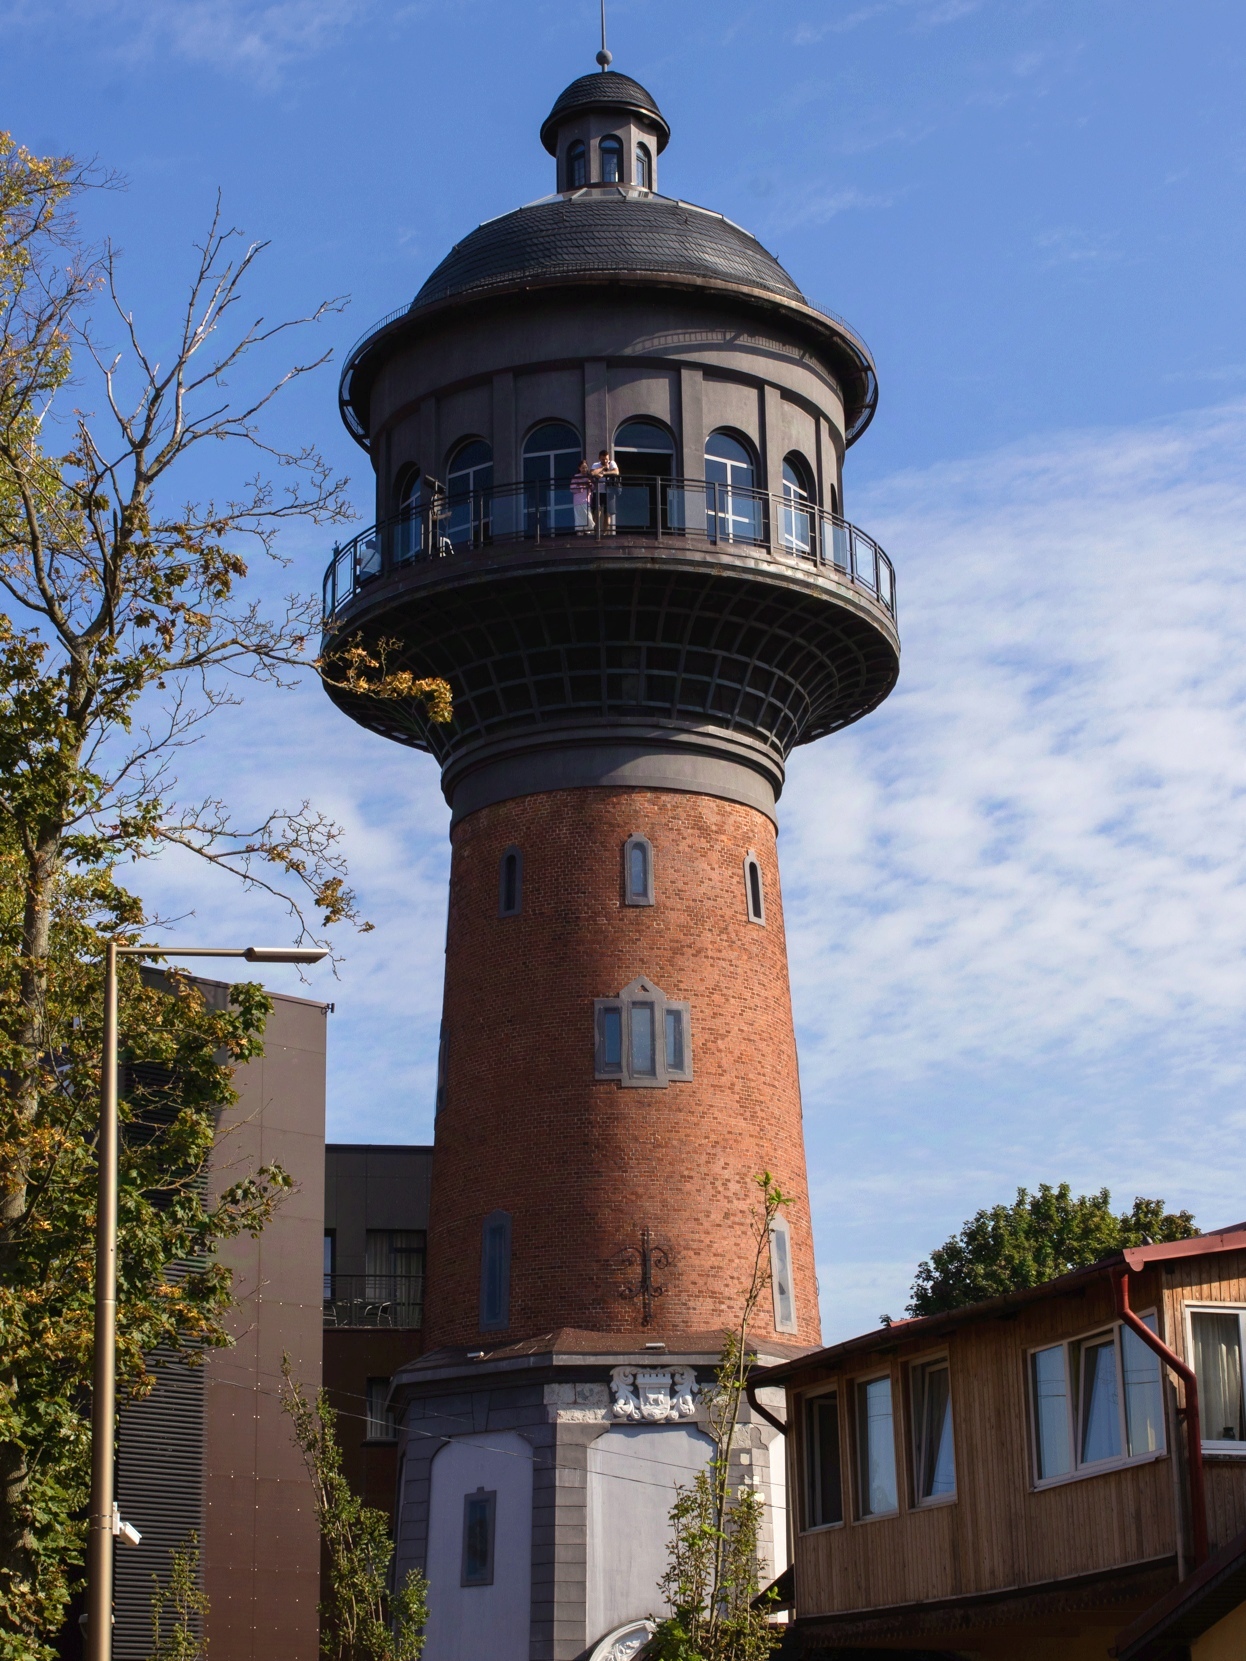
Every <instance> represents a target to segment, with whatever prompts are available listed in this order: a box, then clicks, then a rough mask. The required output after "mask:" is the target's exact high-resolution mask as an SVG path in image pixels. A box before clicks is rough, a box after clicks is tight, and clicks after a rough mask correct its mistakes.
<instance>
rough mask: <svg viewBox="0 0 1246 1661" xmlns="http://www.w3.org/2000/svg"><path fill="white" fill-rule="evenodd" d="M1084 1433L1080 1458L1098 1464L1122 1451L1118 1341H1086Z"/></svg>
mask: <svg viewBox="0 0 1246 1661" xmlns="http://www.w3.org/2000/svg"><path fill="white" fill-rule="evenodd" d="M1081 1353H1082V1380H1081V1383H1082V1388H1081V1434H1080V1436H1079V1439H1078V1447H1079V1452H1078V1462H1079V1464H1082V1465H1094V1464H1097V1463H1098V1461H1099V1460H1101V1459H1119V1458H1120V1454H1121V1407H1120V1392H1119V1389H1118V1387H1117V1378H1116V1344H1115V1341H1114V1340H1113V1339H1112V1338H1100V1339H1097V1340H1095V1342H1093V1343H1089V1344H1083V1345H1082V1346H1081Z"/></svg>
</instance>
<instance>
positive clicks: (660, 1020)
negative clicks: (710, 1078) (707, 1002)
mask: <svg viewBox="0 0 1246 1661" xmlns="http://www.w3.org/2000/svg"><path fill="white" fill-rule="evenodd" d="M637 1004H648V1005H650V1006H651V1007H652V1009H653V1047H654V1071H653V1072H652V1073H635V1072H633V1071H632V1019H633V1013H632V1012H633V1010H634V1009H635V1006H636V1005H637ZM608 1010H609V1011H613V1012H615V1013H617V1014H618V1017H619V1025H620V1046H621V1054H620V1059H619V1065H618V1066H617V1067H615V1066H607V1064H606V1057H605V1022H604V1016H605V1014H606V1012H607V1011H608ZM668 1010H669V1011H670V1012H671V1013H678V1015H679V1017H680V1020H681V1021H682V1022H683V1050H684V1055H683V1066H682V1067H678V1068H677V1067H673V1066H672V1065H671V1064H670V1059H669V1057H668V1056H667V1053H666V1015H667V1011H668ZM593 1071H594V1077H596V1078H599V1079H613V1080H614V1082H615V1083H616V1084H619V1085H622V1086H623V1088H624V1089H629V1090H665V1089H666V1087H667V1085H668V1084H687V1083H689V1082H691V1079H692V1006H691V1005H690V1004H687V1003H681V1002H680V1001H679V1000H677V999H675V998H668V997H667V995H666V993H665V992H663V990H662V988H661V987H660V986H655V985H654V983H653V982H652V981H651V980H647V979H646V978H645V976H644V975H639V976H637V978H636V979H635V980H634V981H632V982H630V984H629V985H627V986H625V987H624V988H623V990H622V992H620V993H619V995H618V997H617V998H594V999H593Z"/></svg>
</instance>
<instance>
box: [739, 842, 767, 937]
mask: <svg viewBox="0 0 1246 1661" xmlns="http://www.w3.org/2000/svg"><path fill="white" fill-rule="evenodd" d="M744 903H745V907H746V909H747V912H748V920H749V922H750V923H762V924H764V923H765V921H766V897H765V894H764V892H763V890H762V885H761V864H760V862H759V860H758V858H757V855H756V854H755V853H753V852H752V850H751V849H750V850H749V852H748V853H747V854H746V855H745V856H744Z"/></svg>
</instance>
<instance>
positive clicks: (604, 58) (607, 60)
mask: <svg viewBox="0 0 1246 1661" xmlns="http://www.w3.org/2000/svg"><path fill="white" fill-rule="evenodd" d="M613 61H614V58H613V55H612V54H611V53H610V52H609V51H608V50H607V49H606V0H601V51H600V52H598V54H597V62H598V63H599V64H600V65H601V72H602V74H603V75H604V74H605V73H606V71H607V69H609V67H610V65H611V64H612V63H613Z"/></svg>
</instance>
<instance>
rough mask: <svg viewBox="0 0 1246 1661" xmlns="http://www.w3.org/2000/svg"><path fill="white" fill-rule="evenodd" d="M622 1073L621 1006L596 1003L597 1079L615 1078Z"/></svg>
mask: <svg viewBox="0 0 1246 1661" xmlns="http://www.w3.org/2000/svg"><path fill="white" fill-rule="evenodd" d="M622 1071H623V1006H622V1004H611V1003H601V1002H598V1005H597V1077H598V1078H612V1077H617V1076H618V1075H619V1074H620V1073H621V1072H622Z"/></svg>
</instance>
